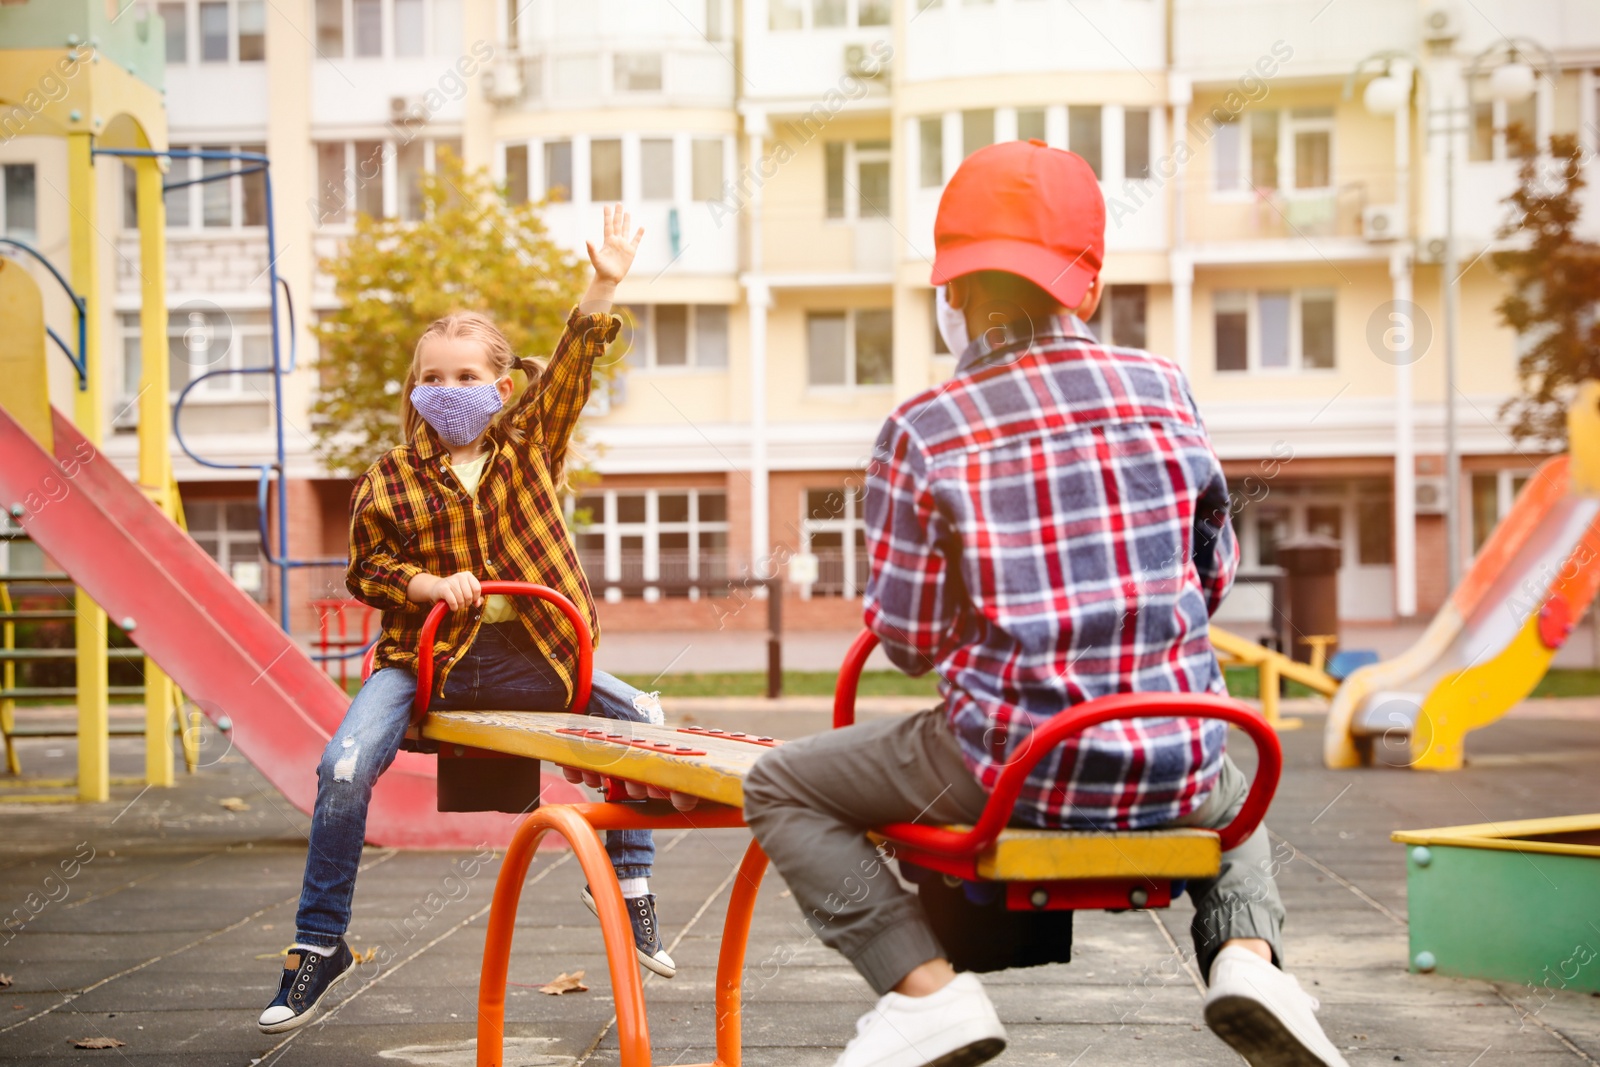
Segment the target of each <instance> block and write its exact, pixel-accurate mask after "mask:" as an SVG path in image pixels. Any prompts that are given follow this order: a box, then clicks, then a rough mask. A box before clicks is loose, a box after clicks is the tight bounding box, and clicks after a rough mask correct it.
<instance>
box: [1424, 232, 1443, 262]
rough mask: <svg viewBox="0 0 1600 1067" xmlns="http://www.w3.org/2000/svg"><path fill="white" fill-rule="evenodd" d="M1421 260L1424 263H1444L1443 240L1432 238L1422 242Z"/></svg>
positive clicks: (1441, 238)
mask: <svg viewBox="0 0 1600 1067" xmlns="http://www.w3.org/2000/svg"><path fill="white" fill-rule="evenodd" d="M1422 259H1423V262H1426V263H1443V262H1444V238H1443V237H1432V238H1429V239H1428V240H1427V241H1424V242H1423V245H1422Z"/></svg>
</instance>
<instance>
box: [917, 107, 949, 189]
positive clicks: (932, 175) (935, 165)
mask: <svg viewBox="0 0 1600 1067" xmlns="http://www.w3.org/2000/svg"><path fill="white" fill-rule="evenodd" d="M917 150H918V152H919V153H920V156H919V159H918V165H917V183H918V184H919V185H920V186H921V187H922V188H924V189H937V188H939V187H940V186H941V185H943V184H944V116H942V115H929V116H928V117H927V118H922V119H918V120H917Z"/></svg>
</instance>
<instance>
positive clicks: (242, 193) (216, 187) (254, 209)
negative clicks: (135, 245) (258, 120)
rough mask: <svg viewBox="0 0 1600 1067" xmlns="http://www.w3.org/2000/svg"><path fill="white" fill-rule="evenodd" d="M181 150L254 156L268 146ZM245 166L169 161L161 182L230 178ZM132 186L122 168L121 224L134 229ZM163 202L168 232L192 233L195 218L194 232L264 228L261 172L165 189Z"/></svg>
mask: <svg viewBox="0 0 1600 1067" xmlns="http://www.w3.org/2000/svg"><path fill="white" fill-rule="evenodd" d="M178 150H180V149H178V148H177V147H176V146H174V151H178ZM181 151H185V152H194V151H216V152H257V153H260V154H262V155H265V154H266V151H267V146H266V145H260V144H245V145H189V146H186V147H184V148H182V149H181ZM250 166H254V164H252V163H249V162H247V161H244V160H239V159H194V158H176V159H173V160H172V163H171V166H170V168H169V169H168V171H167V175H166V181H167V183H168V184H171V183H173V182H181V181H188V180H190V179H193V178H198V177H201V176H203V175H205V176H209V175H215V174H229V173H231V172H234V171H238V170H242V169H244V168H246V167H250ZM137 182H138V178H137V172H136V171H135V169H134V168H133V167H132V166H124V167H123V168H122V189H123V196H122V204H123V208H122V224H123V226H124V227H125V228H127V229H130V230H134V229H138V227H139V207H138V205H139V200H138V193H137ZM162 201H163V202H164V203H165V204H166V209H167V210H166V215H167V228H168V229H169V230H184V229H193V228H195V226H196V225H197V223H196V220H198V226H199V228H201V229H207V230H217V229H239V228H240V227H253V226H265V225H266V224H267V180H266V174H265V173H264V172H262V171H259V170H258V171H255V172H253V173H250V174H244V175H239V176H237V177H230V178H218V179H217V180H215V181H209V182H202V183H200V184H197V185H189V186H185V187H184V188H182V189H169V190H167V191H166V193H164V194H163V196H162Z"/></svg>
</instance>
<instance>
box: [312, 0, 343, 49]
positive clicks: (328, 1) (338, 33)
mask: <svg viewBox="0 0 1600 1067" xmlns="http://www.w3.org/2000/svg"><path fill="white" fill-rule="evenodd" d="M344 4H345V0H317V12H316V14H317V54H318V55H319V56H321V57H322V58H323V59H330V58H332V57H334V56H342V55H344Z"/></svg>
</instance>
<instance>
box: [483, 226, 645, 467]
mask: <svg viewBox="0 0 1600 1067" xmlns="http://www.w3.org/2000/svg"><path fill="white" fill-rule="evenodd" d="M630 222H631V220H630V218H629V216H628V214H627V212H625V211H623V210H622V205H621V204H618V205H616V207H608V208H606V209H605V238H604V239H603V240H602V242H601V244H600V247H599V248H596V247H595V246H594V242H592V241H590V242H587V246H588V249H589V262H590V263H592V264H594V280H593V281H591V282H590V283H589V290H588V292H586V293H584V295H583V301H582V303H580V304H579V305H578V306H577V307H576V308H574V309H573V310H572V313H571V314H569V315H568V316H567V328H566V329H565V330H564V331H562V334H561V339H560V340H559V341H557V342H556V350H555V352H554V353H553V354H552V355H551V357H550V364H549V366H547V367H546V368H545V370H544V373H543V374H542V375H540V376H539V380H538V381H536V382H534V383H533V384H532V385H530V386H529V387H528V393H527V394H526V395H525V396H524V397H523V399H522V401H521V402H520V403H519V404H518V405H517V408H516V410H514V411H513V413H512V418H513V421H514V424H516V425H518V428H520V429H522V430H523V431H525V432H533V433H538V434H539V435H540V436H541V437H542V438H543V443H544V446H545V448H546V449H547V450H548V451H549V455H550V459H549V465H550V469H551V470H559V469H560V468H561V461H562V460H563V459H564V458H565V456H566V451H567V441H568V439H569V438H570V437H571V436H572V431H573V430H574V429H575V428H576V427H577V425H578V414H579V413H580V412H581V411H583V405H584V404H586V403H588V400H589V392H590V389H591V388H592V386H593V382H594V361H595V358H596V357H597V356H599V355H600V354H601V353H603V352H604V351H605V350H606V346H607V345H609V344H610V343H611V342H612V341H613V340H615V339H616V336H617V331H618V330H619V329H621V327H622V323H621V322H620V321H619V320H618V319H616V318H614V317H613V316H612V315H611V303H612V300H613V299H614V298H615V296H616V293H617V283H618V282H620V281H621V280H622V279H623V278H624V277H626V276H627V273H628V269H629V268H630V267H632V266H633V257H634V255H635V254H636V253H637V252H638V250H639V239H640V238H641V237H643V236H644V227H642V226H641V227H640V228H639V229H638V230H637V231H635V232H634V234H633V236H632V237H631V238H630V237H629V236H628V227H629V224H630Z"/></svg>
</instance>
